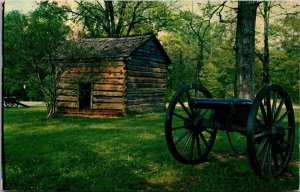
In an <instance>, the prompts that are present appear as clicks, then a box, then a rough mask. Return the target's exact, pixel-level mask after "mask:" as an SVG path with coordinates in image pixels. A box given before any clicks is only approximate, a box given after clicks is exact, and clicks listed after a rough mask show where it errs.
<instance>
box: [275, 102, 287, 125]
mask: <svg viewBox="0 0 300 192" xmlns="http://www.w3.org/2000/svg"><path fill="white" fill-rule="evenodd" d="M284 101H285V99H284V98H283V99H282V100H281V101H280V104H279V106H278V108H277V110H276V113H275V115H274V121H276V119H277V116H278V115H279V114H280V111H281V109H282V106H283V104H284Z"/></svg>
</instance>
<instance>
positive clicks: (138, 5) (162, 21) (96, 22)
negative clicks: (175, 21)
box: [69, 0, 169, 37]
mask: <svg viewBox="0 0 300 192" xmlns="http://www.w3.org/2000/svg"><path fill="white" fill-rule="evenodd" d="M77 4H78V8H77V10H76V11H72V10H71V9H69V12H71V13H73V15H74V20H75V22H76V23H81V24H82V25H83V33H84V34H83V35H84V36H88V37H121V36H129V35H132V34H143V33H150V32H152V33H157V32H158V31H160V30H161V29H163V28H164V27H165V26H166V25H167V23H168V22H169V19H168V13H169V7H168V6H167V5H166V4H165V3H163V2H154V1H151V2H149V1H148V2H143V1H136V2H135V1H132V2H130V1H116V2H114V1H104V2H102V1H98V0H97V1H94V2H88V1H80V2H77Z"/></svg>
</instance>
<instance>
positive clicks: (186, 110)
mask: <svg viewBox="0 0 300 192" xmlns="http://www.w3.org/2000/svg"><path fill="white" fill-rule="evenodd" d="M179 103H180V105H181V107H182V108H183V110H184V111H185V112H186V114H188V116H189V117H190V118H191V117H192V115H191V113H190V112H189V111H188V109H187V108H186V107H185V105H184V103H183V102H182V101H181V100H180V99H179Z"/></svg>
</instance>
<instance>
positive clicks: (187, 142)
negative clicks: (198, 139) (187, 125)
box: [181, 132, 193, 155]
mask: <svg viewBox="0 0 300 192" xmlns="http://www.w3.org/2000/svg"><path fill="white" fill-rule="evenodd" d="M192 135H193V133H192V132H190V135H189V137H188V139H187V141H186V143H185V145H184V148H183V150H182V152H181V155H184V152H185V150H186V149H187V146H188V145H189V143H190V142H191V138H192Z"/></svg>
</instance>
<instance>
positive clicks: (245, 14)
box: [234, 1, 258, 98]
mask: <svg viewBox="0 0 300 192" xmlns="http://www.w3.org/2000/svg"><path fill="white" fill-rule="evenodd" d="M257 6H258V2H252V1H239V2H238V14H237V31H236V73H235V87H234V93H235V97H241V98H253V97H254V85H255V78H254V77H255V76H254V63H255V54H254V53H255V21H256V11H257Z"/></svg>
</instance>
